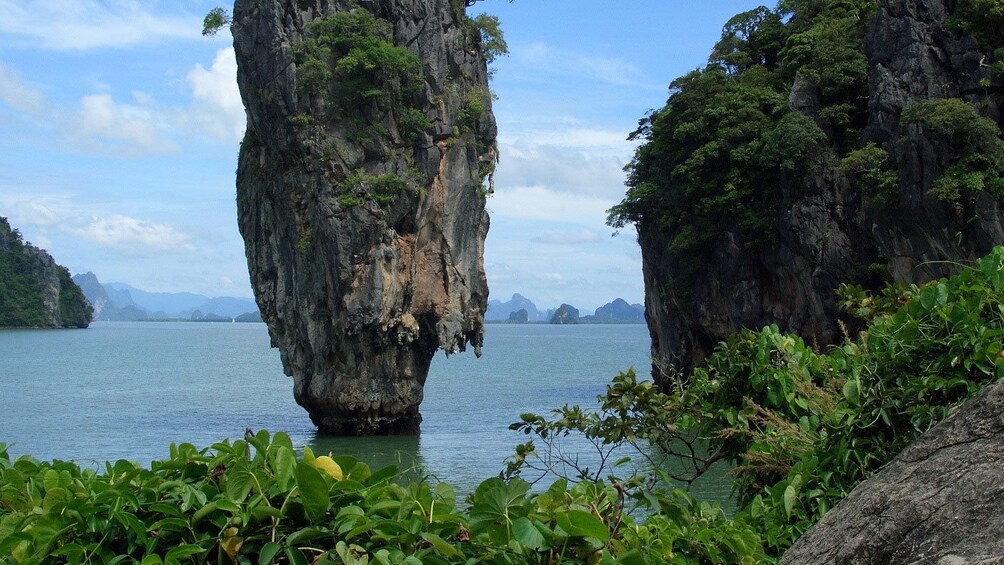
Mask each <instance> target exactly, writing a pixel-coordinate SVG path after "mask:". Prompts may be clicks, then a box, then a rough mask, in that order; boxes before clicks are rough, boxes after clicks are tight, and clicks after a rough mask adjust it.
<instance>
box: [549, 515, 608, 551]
mask: <svg viewBox="0 0 1004 565" xmlns="http://www.w3.org/2000/svg"><path fill="white" fill-rule="evenodd" d="M556 518H557V522H558V526H560V527H561V529H562V530H565V533H567V534H568V535H569V536H582V537H589V538H595V539H598V540H600V541H601V542H604V543H606V542H607V541H609V540H610V530H609V529H608V528H607V526H606V524H604V523H603V522H601V521H600V519H599V518H597V517H596V516H593V515H592V514H590V513H589V512H586V511H584V510H569V511H568V512H565V513H562V514H558V515H557V517H556Z"/></svg>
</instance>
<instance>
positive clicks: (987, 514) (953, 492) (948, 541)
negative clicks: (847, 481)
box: [781, 381, 1004, 565]
mask: <svg viewBox="0 0 1004 565" xmlns="http://www.w3.org/2000/svg"><path fill="white" fill-rule="evenodd" d="M781 563H782V564H787V565H795V564H802V563H804V564H807V565H808V564H817V563H840V564H849V565H851V564H865V563H918V564H919V563H930V564H939V565H961V564H964V563H1004V381H998V382H997V383H995V384H993V385H991V386H989V387H987V389H986V390H984V391H983V393H981V394H980V395H978V396H977V397H975V398H973V399H971V400H969V401H968V402H966V403H965V404H963V405H962V406H961V407H960V408H958V410H956V412H955V413H953V414H952V415H951V416H950V417H948V418H947V419H946V420H945V421H943V422H941V423H940V424H938V425H937V426H935V427H934V428H932V429H931V430H930V431H928V432H927V433H925V434H924V435H922V436H921V437H920V438H919V439H918V440H917V441H916V442H914V443H913V444H911V445H910V447H908V448H906V449H905V450H903V452H902V453H900V454H899V455H898V456H897V457H896V458H895V459H893V460H892V462H890V463H889V465H888V466H886V467H885V468H884V469H882V470H881V471H879V472H878V473H876V474H875V475H874V476H872V477H871V478H870V479H868V480H866V481H864V482H862V483H861V484H859V485H858V486H857V487H856V488H855V489H854V490H853V491H851V494H850V495H849V496H848V497H847V498H845V499H844V500H843V501H841V502H840V504H838V505H837V506H836V507H834V508H833V509H832V510H830V512H828V513H827V514H826V515H825V516H823V519H822V520H820V521H819V522H818V523H817V524H816V525H815V526H813V527H812V528H811V529H809V531H808V532H806V533H805V535H803V536H802V537H801V538H799V540H798V541H797V542H796V543H795V545H794V546H792V547H791V549H789V550H788V551H787V552H786V553H785V554H784V557H783V559H782V560H781Z"/></svg>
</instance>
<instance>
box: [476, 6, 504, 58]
mask: <svg viewBox="0 0 1004 565" xmlns="http://www.w3.org/2000/svg"><path fill="white" fill-rule="evenodd" d="M467 25H468V28H469V29H470V30H471V32H473V34H474V35H475V37H477V38H478V42H479V44H480V46H481V55H482V56H483V57H484V58H485V62H486V63H488V64H489V65H490V64H491V63H492V62H493V61H495V59H497V58H498V57H500V56H502V55H508V54H509V46H508V45H506V42H505V38H504V37H503V35H502V26H501V24H500V23H499V19H498V17H496V16H490V15H488V14H479V15H478V16H477V17H474V18H468V19H467Z"/></svg>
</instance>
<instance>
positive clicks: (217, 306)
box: [73, 272, 262, 322]
mask: <svg viewBox="0 0 1004 565" xmlns="http://www.w3.org/2000/svg"><path fill="white" fill-rule="evenodd" d="M73 281H74V282H75V283H76V284H77V285H79V286H80V288H81V289H82V290H83V294H84V297H85V298H86V299H87V301H88V303H90V305H91V306H92V307H93V308H94V319H95V320H99V321H124V322H134V321H189V322H261V321H262V320H261V313H259V312H258V305H257V304H255V302H254V300H252V299H250V298H236V297H231V296H220V297H216V298H210V297H208V296H205V295H202V294H193V293H190V292H148V291H145V290H140V289H138V288H136V287H133V286H131V285H128V284H125V283H105V284H102V283H101V282H100V281H99V280H98V277H97V275H95V274H94V273H91V272H88V273H83V274H78V275H74V276H73Z"/></svg>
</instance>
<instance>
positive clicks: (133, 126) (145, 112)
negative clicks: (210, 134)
mask: <svg viewBox="0 0 1004 565" xmlns="http://www.w3.org/2000/svg"><path fill="white" fill-rule="evenodd" d="M133 99H134V101H135V102H137V104H126V103H121V102H116V101H115V100H114V99H113V98H112V96H111V95H110V94H89V95H87V96H84V97H83V98H82V99H81V100H80V109H79V111H78V112H77V113H76V114H75V115H74V116H73V117H72V118H70V119H69V121H68V122H69V123H68V125H67V127H66V130H65V135H66V137H67V138H68V139H69V140H70V141H72V142H73V143H74V144H75V145H77V146H78V147H81V148H84V149H101V150H104V151H113V152H117V153H124V154H127V155H139V154H146V153H157V152H165V151H172V150H174V149H175V148H176V145H175V144H174V143H173V142H172V141H170V140H168V139H167V138H166V134H167V132H166V131H162V130H167V129H168V126H167V124H166V123H164V122H163V120H162V117H161V112H160V111H159V110H158V109H157V107H156V106H155V104H154V103H153V101H152V98H151V97H150V96H149V95H146V94H144V93H134V95H133Z"/></svg>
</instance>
